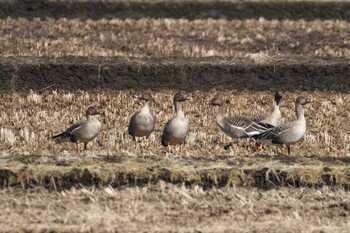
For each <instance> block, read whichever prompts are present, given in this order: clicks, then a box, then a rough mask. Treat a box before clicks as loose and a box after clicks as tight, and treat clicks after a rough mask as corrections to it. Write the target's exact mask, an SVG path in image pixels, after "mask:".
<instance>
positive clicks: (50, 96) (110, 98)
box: [0, 91, 350, 157]
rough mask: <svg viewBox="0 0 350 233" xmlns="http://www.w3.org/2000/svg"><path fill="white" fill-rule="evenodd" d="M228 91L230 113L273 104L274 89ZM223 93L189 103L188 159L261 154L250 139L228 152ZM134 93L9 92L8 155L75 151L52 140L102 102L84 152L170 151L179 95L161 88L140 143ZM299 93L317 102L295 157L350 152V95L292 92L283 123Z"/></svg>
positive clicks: (4, 118) (4, 132)
mask: <svg viewBox="0 0 350 233" xmlns="http://www.w3.org/2000/svg"><path fill="white" fill-rule="evenodd" d="M220 92H221V93H222V94H223V96H225V97H227V99H228V100H229V101H230V103H229V104H227V113H228V114H230V115H252V114H257V113H260V112H264V111H268V110H269V109H270V108H271V103H272V93H268V92H258V93H251V92H237V91H234V92H231V91H220ZM215 93H217V92H216V91H211V92H208V93H203V92H192V93H189V94H190V96H191V100H190V101H187V102H185V103H184V104H183V109H184V111H185V113H186V116H187V117H188V119H189V121H190V124H191V131H190V133H189V136H188V139H187V144H186V146H185V149H186V156H187V157H202V156H211V155H220V156H251V155H253V154H254V151H253V150H252V148H250V147H249V146H248V142H247V141H245V140H243V141H242V143H241V145H239V146H233V147H231V148H230V149H229V150H225V149H224V145H226V144H228V143H229V142H231V139H230V138H228V137H227V136H225V135H224V134H223V133H221V132H219V130H218V128H217V126H216V123H215V113H216V110H215V109H214V108H210V107H209V105H208V102H209V99H210V98H211V97H212V96H214V94H215ZM134 94H136V93H135V92H134V91H100V92H97V91H96V92H84V91H80V92H75V93H68V92H56V91H51V92H50V91H48V92H45V93H42V94H38V93H35V92H30V93H26V94H25V93H7V94H4V93H2V94H1V104H0V112H1V115H0V125H1V129H0V148H1V157H11V156H16V155H38V156H59V155H66V156H69V155H72V154H73V155H74V154H75V152H74V147H73V146H72V145H69V144H57V143H55V142H54V141H53V140H52V139H51V137H52V136H53V135H54V134H56V133H60V132H61V131H62V130H65V129H66V128H67V127H68V126H69V125H71V124H72V123H74V122H77V121H79V120H80V119H82V118H84V113H85V109H86V108H87V107H88V106H90V105H96V106H98V107H99V108H100V109H101V110H102V115H100V116H99V119H100V121H101V122H102V125H103V130H102V132H101V133H100V135H99V136H98V137H97V139H96V140H95V142H94V143H91V144H90V146H89V150H88V151H84V152H82V155H84V156H88V157H90V156H91V157H94V156H98V155H109V156H119V155H123V156H164V155H165V149H164V148H163V147H161V146H160V136H161V132H162V127H163V126H164V124H165V122H166V121H167V120H169V119H170V118H171V117H172V116H173V109H172V96H173V95H174V92H173V91H169V92H159V93H154V97H155V100H156V103H155V104H153V107H152V109H153V111H154V113H155V115H156V117H157V123H156V130H155V132H154V133H153V134H152V135H151V137H150V139H151V140H150V141H151V142H150V145H147V144H146V142H145V140H142V139H141V140H139V141H140V143H137V144H135V143H134V142H133V141H132V139H131V138H130V137H129V136H128V134H127V126H128V122H129V120H130V117H131V116H132V114H134V113H135V112H136V111H138V110H139V109H140V108H141V105H140V102H139V101H138V100H136V99H135V98H134V97H133V95H134ZM299 95H304V96H307V97H309V98H311V99H313V100H314V102H313V103H312V104H310V105H308V106H306V119H307V124H308V126H307V133H306V135H305V140H304V141H303V142H300V143H299V144H297V145H295V146H292V153H293V155H294V156H298V157H301V156H310V155H317V156H334V157H343V156H349V149H350V148H349V145H350V144H349V142H350V135H349V132H350V128H349V127H350V126H349V124H347V119H349V114H350V95H349V94H343V93H339V94H335V93H323V92H303V93H301V92H297V93H286V94H285V96H284V97H283V99H282V106H281V111H282V116H283V121H288V120H292V119H295V113H294V100H295V98H296V97H297V96H299ZM244 145H246V146H247V147H245V146H244ZM266 153H267V154H269V155H273V154H274V148H273V147H267V148H266ZM175 154H176V153H175Z"/></svg>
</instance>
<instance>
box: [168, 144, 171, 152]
mask: <svg viewBox="0 0 350 233" xmlns="http://www.w3.org/2000/svg"><path fill="white" fill-rule="evenodd" d="M168 152H169V153H170V152H171V146H170V145H168Z"/></svg>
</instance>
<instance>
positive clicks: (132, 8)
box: [0, 0, 350, 20]
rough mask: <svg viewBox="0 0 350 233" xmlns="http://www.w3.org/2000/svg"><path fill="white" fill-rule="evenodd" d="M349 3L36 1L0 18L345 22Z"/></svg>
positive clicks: (4, 9) (7, 8)
mask: <svg viewBox="0 0 350 233" xmlns="http://www.w3.org/2000/svg"><path fill="white" fill-rule="evenodd" d="M349 6H350V5H349V3H348V2H347V1H344V0H343V1H341V0H336V1H329V0H328V1H325V0H313V1H300V0H287V1H285V0H282V1H275V0H270V1H268V0H253V1H251V0H248V1H239V0H231V1H225V0H224V1H214V0H192V1H188V0H186V1H185V0H177V1H169V0H156V1H153V0H151V1H150V0H132V1H125V0H122V1H116V0H108V1H98V0H78V1H76V0H75V1H71V0H36V1H16V0H5V1H0V18H6V17H13V18H20V17H25V18H29V19H31V18H34V17H42V18H47V17H52V18H63V17H66V18H80V19H100V18H107V19H111V18H116V17H118V18H121V19H124V18H135V19H140V18H186V19H190V20H194V19H202V18H214V19H219V18H225V19H229V20H232V19H247V18H254V19H257V18H259V17H265V18H268V19H293V20H295V19H306V20H313V19H322V20H324V19H345V20H349V18H350V16H349V14H348V10H349Z"/></svg>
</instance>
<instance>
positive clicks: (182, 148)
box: [180, 143, 184, 156]
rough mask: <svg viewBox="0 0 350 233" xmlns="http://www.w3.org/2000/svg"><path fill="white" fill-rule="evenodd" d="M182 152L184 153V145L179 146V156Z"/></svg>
mask: <svg viewBox="0 0 350 233" xmlns="http://www.w3.org/2000/svg"><path fill="white" fill-rule="evenodd" d="M183 152H184V144H182V143H181V144H180V155H181V156H182V154H183Z"/></svg>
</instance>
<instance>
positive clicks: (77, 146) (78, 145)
mask: <svg viewBox="0 0 350 233" xmlns="http://www.w3.org/2000/svg"><path fill="white" fill-rule="evenodd" d="M75 145H76V148H77V152H80V144H79V143H75Z"/></svg>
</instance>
